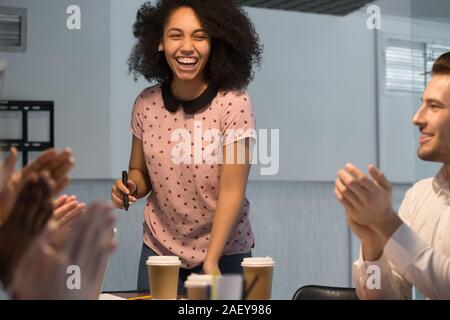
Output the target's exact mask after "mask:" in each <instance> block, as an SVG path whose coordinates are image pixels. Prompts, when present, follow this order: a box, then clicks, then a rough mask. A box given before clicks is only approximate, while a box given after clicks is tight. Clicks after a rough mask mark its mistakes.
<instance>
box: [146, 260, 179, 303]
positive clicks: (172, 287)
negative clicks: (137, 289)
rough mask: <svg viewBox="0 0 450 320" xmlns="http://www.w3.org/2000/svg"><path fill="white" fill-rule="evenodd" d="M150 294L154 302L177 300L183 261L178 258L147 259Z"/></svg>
mask: <svg viewBox="0 0 450 320" xmlns="http://www.w3.org/2000/svg"><path fill="white" fill-rule="evenodd" d="M146 264H147V268H148V280H149V285H150V294H151V295H152V299H153V300H176V299H177V291H178V276H179V274H180V266H181V261H180V258H178V257H176V256H150V257H148V259H147V263H146Z"/></svg>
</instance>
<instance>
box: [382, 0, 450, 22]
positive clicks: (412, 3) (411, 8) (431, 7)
mask: <svg viewBox="0 0 450 320" xmlns="http://www.w3.org/2000/svg"><path fill="white" fill-rule="evenodd" d="M374 4H376V5H378V6H379V7H380V9H381V13H382V14H386V15H390V16H398V17H406V18H414V19H420V20H428V21H434V22H442V23H450V1H449V0H426V1H425V0H378V1H375V2H374Z"/></svg>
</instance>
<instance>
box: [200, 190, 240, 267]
mask: <svg viewBox="0 0 450 320" xmlns="http://www.w3.org/2000/svg"><path fill="white" fill-rule="evenodd" d="M243 200H244V192H243V191H239V190H238V191H222V192H221V193H220V195H219V200H218V203H217V208H216V212H215V213H214V218H213V224H212V230H211V239H210V243H209V246H208V251H207V253H206V259H205V260H206V261H213V262H218V261H219V259H220V257H221V256H222V253H223V250H224V248H225V244H226V242H227V241H228V239H229V238H230V235H231V231H232V229H233V228H234V226H235V225H236V223H237V219H238V216H239V212H240V209H241V206H242V202H243Z"/></svg>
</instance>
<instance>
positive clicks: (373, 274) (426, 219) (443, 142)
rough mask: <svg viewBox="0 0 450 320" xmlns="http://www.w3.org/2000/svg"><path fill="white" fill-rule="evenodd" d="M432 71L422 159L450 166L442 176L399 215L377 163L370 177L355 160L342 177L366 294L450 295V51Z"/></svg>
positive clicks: (339, 191)
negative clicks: (416, 291) (415, 292)
mask: <svg viewBox="0 0 450 320" xmlns="http://www.w3.org/2000/svg"><path fill="white" fill-rule="evenodd" d="M432 74H433V77H432V80H431V81H430V82H429V84H428V86H427V88H426V89H425V92H424V94H423V103H422V105H421V106H420V108H419V110H418V111H417V113H416V115H415V116H414V118H413V123H414V124H415V125H416V126H417V127H418V129H419V130H420V132H421V136H420V147H419V149H418V151H417V154H418V156H419V158H421V159H422V160H425V161H433V162H440V163H442V164H443V166H442V169H441V170H440V171H439V173H438V174H437V175H436V177H434V178H430V179H425V180H422V181H419V182H417V183H416V184H415V185H414V186H413V187H412V188H411V189H410V190H408V192H407V193H406V195H405V198H404V200H403V202H402V205H401V207H400V210H399V214H398V215H397V214H396V213H395V212H394V210H393V208H392V185H391V184H390V182H389V181H388V180H387V179H386V178H385V176H384V175H383V173H382V172H381V171H380V170H379V169H378V168H376V167H374V166H369V173H370V175H371V177H372V179H370V178H369V177H367V176H365V175H364V174H363V173H362V172H361V171H360V170H359V169H358V168H356V167H355V166H353V165H351V164H348V165H347V166H346V167H345V169H343V170H340V171H339V173H338V177H337V179H336V183H335V194H336V198H337V199H338V201H339V202H341V204H342V205H343V206H344V208H345V211H346V216H347V221H348V224H349V226H350V228H351V229H352V231H353V233H354V234H356V236H358V237H359V239H360V240H361V254H360V258H359V259H358V260H357V261H355V263H354V264H353V280H354V282H355V286H356V291H357V294H358V296H359V297H360V298H361V299H408V298H410V297H411V287H412V286H415V287H416V288H418V289H419V290H420V291H421V292H422V293H423V294H424V295H425V296H426V297H427V298H430V299H450V218H449V215H450V182H449V177H450V52H449V53H446V54H444V55H442V56H441V57H439V58H438V60H436V62H435V64H434V65H433V70H432Z"/></svg>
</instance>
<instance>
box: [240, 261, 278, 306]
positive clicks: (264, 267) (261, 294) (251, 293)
mask: <svg viewBox="0 0 450 320" xmlns="http://www.w3.org/2000/svg"><path fill="white" fill-rule="evenodd" d="M241 266H242V268H243V271H244V282H245V287H244V298H245V299H246V300H270V298H271V297H272V278H273V269H274V267H275V262H274V261H273V259H272V258H270V257H265V258H244V260H243V261H242V263H241Z"/></svg>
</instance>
